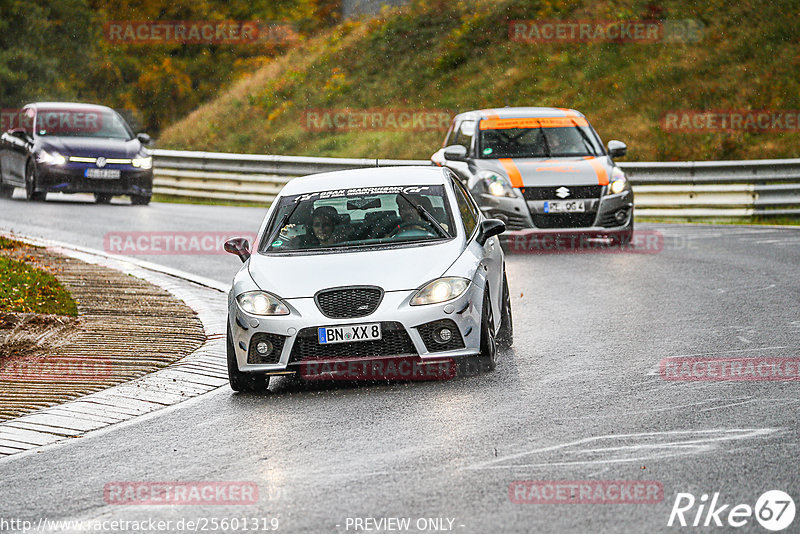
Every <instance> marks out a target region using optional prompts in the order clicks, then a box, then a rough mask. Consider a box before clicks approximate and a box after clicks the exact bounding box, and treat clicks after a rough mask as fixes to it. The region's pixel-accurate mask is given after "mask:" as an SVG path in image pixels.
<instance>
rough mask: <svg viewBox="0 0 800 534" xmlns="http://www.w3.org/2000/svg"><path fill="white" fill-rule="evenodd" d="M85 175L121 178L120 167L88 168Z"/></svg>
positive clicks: (88, 176) (89, 176)
mask: <svg viewBox="0 0 800 534" xmlns="http://www.w3.org/2000/svg"><path fill="white" fill-rule="evenodd" d="M84 176H86V177H87V178H105V179H115V178H119V176H120V174H119V169H86V172H85V173H84Z"/></svg>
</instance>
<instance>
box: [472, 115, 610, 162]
mask: <svg viewBox="0 0 800 534" xmlns="http://www.w3.org/2000/svg"><path fill="white" fill-rule="evenodd" d="M602 154H603V148H602V145H601V144H600V140H599V139H598V137H597V134H595V132H594V130H592V128H591V126H589V123H588V122H587V121H586V119H585V118H583V117H575V118H571V117H544V118H540V119H539V118H525V119H493V120H482V121H481V122H480V128H479V136H478V157H480V158H484V159H497V158H550V157H565V156H599V155H602Z"/></svg>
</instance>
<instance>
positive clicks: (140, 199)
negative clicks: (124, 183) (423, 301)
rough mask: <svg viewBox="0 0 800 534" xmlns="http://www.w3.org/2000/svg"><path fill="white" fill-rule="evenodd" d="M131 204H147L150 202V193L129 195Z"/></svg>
mask: <svg viewBox="0 0 800 534" xmlns="http://www.w3.org/2000/svg"><path fill="white" fill-rule="evenodd" d="M131 204H133V205H134V206H147V205H148V204H150V195H131Z"/></svg>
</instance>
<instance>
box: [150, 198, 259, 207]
mask: <svg viewBox="0 0 800 534" xmlns="http://www.w3.org/2000/svg"><path fill="white" fill-rule="evenodd" d="M152 200H153V202H167V203H171V204H199V205H206V206H239V207H244V208H264V209H267V208H269V207H270V205H271V204H272V203H271V202H248V201H244V200H217V199H213V198H195V197H174V196H171V195H153V199H152Z"/></svg>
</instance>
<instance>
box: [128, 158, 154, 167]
mask: <svg viewBox="0 0 800 534" xmlns="http://www.w3.org/2000/svg"><path fill="white" fill-rule="evenodd" d="M131 165H133V166H134V167H138V168H140V169H152V168H153V158H152V157H151V156H147V157H143V158H142V157H139V158H133V161H131Z"/></svg>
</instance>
